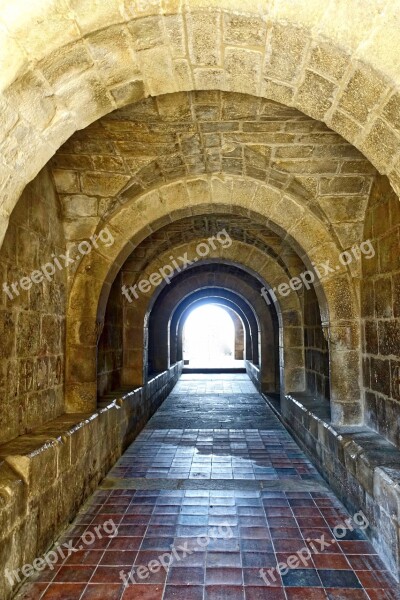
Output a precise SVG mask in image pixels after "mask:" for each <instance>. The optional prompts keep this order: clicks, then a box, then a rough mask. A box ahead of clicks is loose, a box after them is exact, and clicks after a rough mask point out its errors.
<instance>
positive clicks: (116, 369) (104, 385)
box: [97, 274, 123, 396]
mask: <svg viewBox="0 0 400 600" xmlns="http://www.w3.org/2000/svg"><path fill="white" fill-rule="evenodd" d="M122 298H123V296H122V294H121V274H119V275H118V276H117V278H116V280H115V281H114V284H113V286H112V288H111V293H110V297H109V299H108V304H107V309H106V314H105V318H104V327H103V331H102V333H101V336H100V340H99V345H98V351H97V386H98V388H97V393H98V395H99V396H103V395H104V394H106V393H107V392H110V391H111V390H115V389H117V388H118V387H120V386H121V384H122V367H123V358H122V353H123V302H122Z"/></svg>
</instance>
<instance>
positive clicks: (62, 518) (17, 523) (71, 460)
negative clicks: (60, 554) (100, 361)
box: [0, 363, 183, 600]
mask: <svg viewBox="0 0 400 600" xmlns="http://www.w3.org/2000/svg"><path fill="white" fill-rule="evenodd" d="M182 366H183V364H182V363H176V364H175V365H174V366H172V367H171V368H170V369H169V370H168V371H165V372H164V373H161V374H159V375H157V376H156V377H154V378H153V379H152V380H150V381H149V382H148V383H147V385H146V386H143V387H141V388H138V389H136V390H133V391H131V392H120V393H116V394H114V395H113V396H112V397H111V396H110V397H108V399H107V400H106V401H103V402H102V403H101V407H100V408H99V409H98V410H97V411H95V412H93V413H92V414H87V415H81V414H80V415H72V414H70V415H63V416H60V417H58V418H57V419H56V420H54V421H51V422H50V423H48V424H47V425H45V426H43V427H41V428H40V429H37V430H35V431H34V432H33V433H32V434H30V435H24V436H21V437H19V438H16V439H15V440H13V441H12V442H9V443H8V444H5V445H3V446H0V573H1V574H0V597H1V598H2V599H4V600H6V599H7V598H10V597H11V596H12V594H13V593H14V592H15V588H14V589H12V588H11V586H10V584H9V583H8V581H7V580H6V578H5V569H9V571H14V570H16V569H18V568H21V567H22V566H23V565H24V564H28V563H29V564H31V563H32V562H33V560H34V559H35V558H37V557H40V556H42V555H43V554H44V553H45V552H46V551H47V550H48V549H49V548H50V547H51V546H52V545H53V544H54V542H55V540H56V539H57V538H58V537H59V535H60V533H61V531H62V529H63V528H64V527H65V526H66V525H68V524H69V523H70V522H71V521H72V519H73V518H74V517H75V515H76V513H77V511H78V509H79V508H80V506H81V505H82V504H83V502H85V500H86V499H87V498H88V497H89V496H90V494H91V493H92V492H93V491H94V490H95V489H96V487H97V486H98V484H99V482H100V481H101V480H102V479H103V477H104V476H105V475H106V473H107V472H108V471H109V469H110V468H111V467H112V466H113V465H114V464H115V462H116V461H117V460H118V458H119V457H120V456H121V454H122V452H123V451H124V449H125V448H126V447H127V446H128V445H129V444H130V443H131V442H132V441H133V439H134V438H135V437H136V436H137V434H138V433H139V432H140V431H141V429H142V428H143V427H144V426H145V424H146V423H147V421H148V420H149V418H150V417H151V416H152V415H153V414H154V412H155V411H156V410H157V408H158V407H159V406H160V405H161V403H162V402H163V401H164V399H165V398H166V397H167V396H168V394H169V393H170V392H171V390H172V388H173V387H174V385H175V383H176V382H177V380H178V378H179V376H180V374H181V372H182Z"/></svg>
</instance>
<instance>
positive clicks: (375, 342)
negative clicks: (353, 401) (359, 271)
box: [361, 177, 400, 446]
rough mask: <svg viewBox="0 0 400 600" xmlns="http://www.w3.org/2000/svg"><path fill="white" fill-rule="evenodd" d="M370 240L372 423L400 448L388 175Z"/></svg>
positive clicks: (395, 256) (398, 304)
mask: <svg viewBox="0 0 400 600" xmlns="http://www.w3.org/2000/svg"><path fill="white" fill-rule="evenodd" d="M364 239H365V240H367V239H371V241H372V244H373V247H374V249H375V253H376V254H375V256H374V258H372V259H370V260H364V261H363V280H362V287H361V295H362V318H363V327H364V336H363V383H364V390H365V419H366V423H367V424H368V425H369V426H370V427H372V428H373V429H374V430H375V431H378V432H379V433H381V434H382V435H384V436H385V437H387V438H388V439H389V440H391V441H392V442H393V443H394V444H396V445H397V446H400V428H399V419H400V359H399V357H400V201H399V199H398V197H397V196H396V194H395V193H394V192H393V190H392V189H391V188H390V185H389V182H388V181H387V179H386V178H383V177H382V178H381V179H380V180H379V181H378V182H377V183H376V184H375V185H374V187H373V189H372V194H371V199H370V203H369V206H368V211H367V219H366V224H365V235H364Z"/></svg>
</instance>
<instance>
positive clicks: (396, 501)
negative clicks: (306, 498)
mask: <svg viewBox="0 0 400 600" xmlns="http://www.w3.org/2000/svg"><path fill="white" fill-rule="evenodd" d="M266 399H267V401H268V396H266ZM303 400H305V403H304V404H303V402H302V401H303ZM269 404H270V405H271V407H272V408H273V409H274V410H275V412H277V414H278V416H279V418H280V419H281V420H282V421H283V422H284V423H285V425H286V426H287V427H288V428H289V430H290V432H291V433H292V435H293V437H294V438H295V439H296V440H297V441H298V442H299V444H300V445H301V446H302V447H303V448H304V450H305V451H306V452H307V453H308V455H309V456H310V458H311V459H312V461H313V463H314V464H315V465H316V467H317V468H318V470H319V471H320V473H321V474H322V475H323V477H324V478H325V479H326V480H327V481H328V482H329V484H330V486H331V487H332V488H333V489H334V491H335V492H336V493H337V494H338V496H339V497H340V499H341V500H342V502H343V503H344V504H345V505H346V507H347V508H348V510H349V511H350V512H358V511H359V510H362V511H363V512H364V514H365V515H366V517H367V518H368V520H369V523H370V527H369V530H368V533H369V537H370V539H371V541H372V543H373V544H374V546H375V548H376V550H377V552H378V553H379V554H380V556H381V558H382V559H383V560H384V562H385V563H386V564H387V566H388V568H389V569H390V570H391V571H392V573H393V574H394V576H395V577H396V579H397V580H399V578H400V530H399V525H400V451H399V449H398V448H396V447H395V446H394V445H393V444H391V443H390V442H389V441H388V440H386V439H385V438H384V437H382V436H380V435H379V434H378V433H376V432H374V431H373V430H371V429H369V428H368V427H364V426H350V427H344V426H340V427H339V426H336V427H334V426H332V425H331V424H330V423H329V420H328V419H327V413H326V410H325V409H323V410H321V402H320V401H315V402H312V401H311V400H310V397H309V396H306V395H301V394H299V395H297V394H296V395H293V394H291V395H287V396H286V397H285V398H284V401H283V406H282V410H281V411H277V410H276V406H275V405H274V403H272V402H269ZM322 404H323V403H322ZM315 407H317V409H318V408H319V409H320V410H319V414H320V415H321V416H318V414H315V413H314V412H313V410H312V408H315ZM317 413H318V410H317Z"/></svg>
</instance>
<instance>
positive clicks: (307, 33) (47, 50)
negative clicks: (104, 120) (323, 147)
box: [0, 0, 400, 237]
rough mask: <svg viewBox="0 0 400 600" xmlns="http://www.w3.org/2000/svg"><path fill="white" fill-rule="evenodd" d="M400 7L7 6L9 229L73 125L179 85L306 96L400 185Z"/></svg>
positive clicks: (308, 105)
mask: <svg viewBox="0 0 400 600" xmlns="http://www.w3.org/2000/svg"><path fill="white" fill-rule="evenodd" d="M10 6H11V3H10ZM5 8H6V7H5ZM398 8H399V6H398V1H396V2H392V3H391V4H390V5H386V7H385V11H383V12H382V11H381V10H380V8H378V6H377V5H376V3H374V2H372V0H369V2H368V8H367V9H366V10H364V11H363V13H362V14H360V11H359V10H358V5H356V3H351V2H350V3H349V2H347V3H345V2H343V3H341V4H340V8H338V7H337V5H336V4H335V3H333V2H330V3H328V5H327V3H326V2H324V1H323V0H315V2H313V3H312V4H310V2H309V0H300V1H299V2H296V5H295V6H292V5H291V4H290V3H285V2H280V3H275V4H274V6H271V7H267V9H266V11H265V13H262V14H260V8H259V3H258V2H257V0H248V1H247V2H246V5H245V10H244V7H243V3H241V2H239V0H235V2H234V3H233V5H232V1H231V0H229V1H228V0H219V1H218V2H216V1H214V0H210V2H209V5H207V4H205V3H204V1H203V0H191V1H190V4H188V3H185V5H184V6H182V4H181V3H178V4H177V5H175V4H172V5H171V4H170V3H168V2H165V1H164V0H152V1H151V2H149V3H147V2H146V3H143V5H140V4H139V3H135V5H134V10H132V8H131V7H130V6H129V5H128V4H127V3H125V2H122V0H109V2H107V7H105V6H104V5H103V3H99V4H95V5H93V3H91V4H90V5H89V4H87V3H84V4H83V5H79V6H78V5H77V4H76V3H74V4H73V7H71V6H69V5H68V4H67V3H66V2H65V3H64V2H62V4H61V5H60V3H59V2H58V0H49V1H48V2H46V3H45V4H43V3H41V2H35V3H34V4H32V5H31V6H30V10H27V7H26V5H25V4H24V3H23V0H19V1H17V2H13V4H12V10H11V8H10V10H6V9H5V10H4V12H3V14H2V20H3V25H4V28H3V30H2V36H3V44H2V47H3V48H4V56H3V64H4V66H5V67H4V68H3V70H2V78H1V84H0V85H1V89H2V90H3V96H2V114H3V120H2V127H1V134H0V139H2V140H3V147H2V150H3V165H2V167H1V179H2V181H3V189H2V196H3V203H2V207H1V216H2V228H1V232H0V233H1V236H2V237H3V235H4V231H5V229H6V227H7V220H8V216H9V214H10V212H11V210H12V208H13V207H14V205H15V203H16V201H17V199H18V197H19V195H20V193H21V191H22V189H23V188H24V187H25V185H26V183H27V182H28V181H30V180H31V179H32V178H33V177H34V176H35V175H36V174H37V173H38V172H39V170H40V169H41V168H42V167H43V166H44V164H45V163H46V162H47V161H48V160H49V158H50V157H51V156H52V155H53V154H54V153H55V151H56V150H57V149H58V148H59V147H60V145H61V144H62V143H63V142H64V141H66V140H67V139H68V138H69V137H70V136H71V135H72V133H73V132H74V131H76V130H78V129H82V128H84V127H86V126H87V125H88V124H90V123H92V122H93V121H95V120H97V119H98V118H100V117H101V116H103V115H105V114H107V113H109V112H110V111H112V110H114V109H116V108H118V107H122V106H125V105H127V104H129V103H132V102H135V101H137V100H139V99H142V98H144V97H147V96H148V95H160V94H167V93H172V92H178V91H189V90H215V89H217V90H218V89H219V90H226V91H233V92H238V93H249V92H250V93H252V94H253V95H255V96H259V97H264V98H269V99H272V100H275V101H278V102H281V103H283V104H286V105H288V106H293V107H296V108H298V109H299V110H301V111H302V112H303V113H305V114H307V115H309V116H311V117H313V118H315V119H318V120H321V121H323V122H325V123H326V124H327V125H328V126H329V127H331V128H332V129H333V130H334V131H336V132H338V133H339V134H341V135H342V136H343V137H344V138H345V139H347V140H348V141H349V142H351V143H352V144H353V145H355V146H356V147H357V148H359V149H360V150H361V151H362V152H363V153H364V154H365V156H367V157H368V158H369V159H370V160H371V162H372V163H373V164H374V165H375V166H376V167H377V169H378V170H379V171H380V172H381V173H385V174H387V175H388V176H389V177H390V179H391V181H392V184H393V186H394V188H395V189H396V190H397V191H398V190H399V189H400V179H399V169H400V167H399V162H398V155H399V134H398V119H397V113H398V106H399V96H398V93H397V91H396V82H398V80H399V77H400V73H399V67H398V62H397V61H396V60H394V59H393V57H394V56H396V52H395V47H396V46H395V43H396V40H397V31H396V29H395V23H396V19H395V18H394V17H395V16H396V14H397V13H396V11H398ZM222 21H223V22H224V27H223V29H222V27H221V24H222ZM350 24H354V26H353V25H350ZM222 31H223V35H222V33H221V32H222ZM391 33H392V34H393V35H390V34H391ZM155 65H157V70H156V69H155ZM360 94H361V95H362V101H360Z"/></svg>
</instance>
